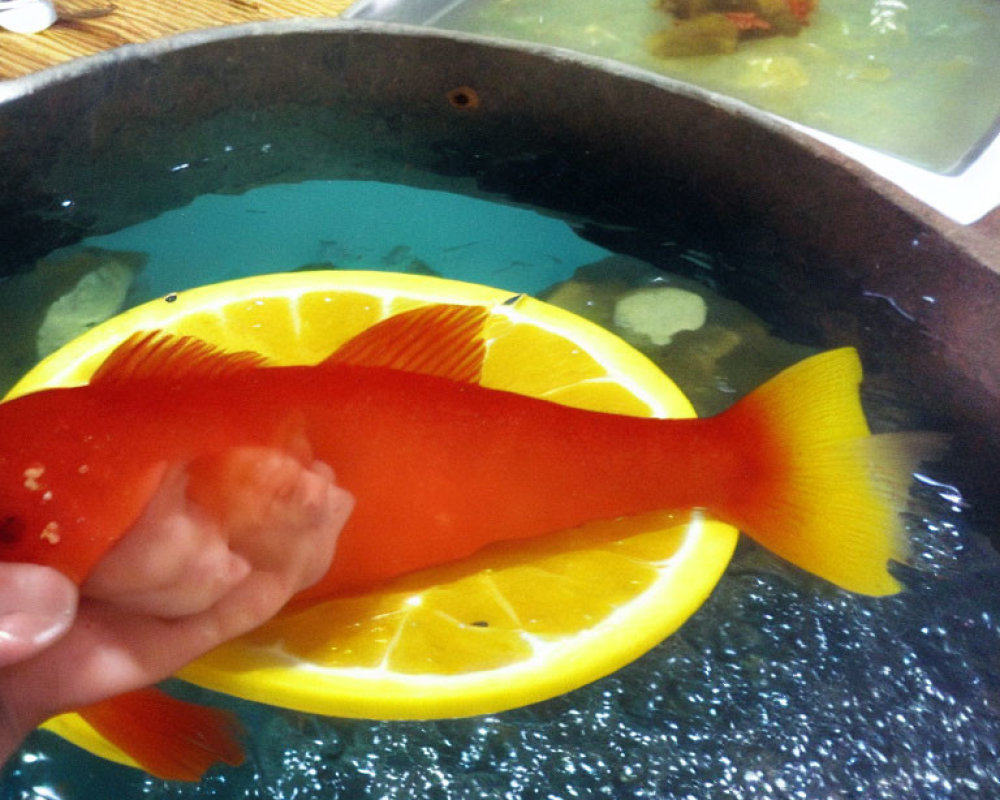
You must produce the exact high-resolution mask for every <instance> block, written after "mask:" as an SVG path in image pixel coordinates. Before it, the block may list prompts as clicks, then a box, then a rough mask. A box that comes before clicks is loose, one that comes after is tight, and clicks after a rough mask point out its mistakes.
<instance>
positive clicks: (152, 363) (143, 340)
mask: <svg viewBox="0 0 1000 800" xmlns="http://www.w3.org/2000/svg"><path fill="white" fill-rule="evenodd" d="M265 363H266V359H265V358H264V357H263V356H262V355H260V354H259V353H253V352H249V351H242V352H238V353H226V352H223V351H222V350H220V349H219V348H217V347H214V346H213V345H210V344H208V343H207V342H203V341H202V340H201V339H196V338H194V337H193V336H176V335H174V334H171V333H165V332H164V331H159V330H157V331H138V332H137V333H133V334H132V335H131V336H129V337H128V338H127V339H126V340H125V341H124V342H122V343H121V344H120V345H118V347H116V348H115V349H114V350H113V351H112V353H111V355H109V356H108V357H107V358H106V359H105V360H104V363H103V364H101V366H100V367H98V368H97V371H96V372H94V374H93V376H92V377H91V379H90V382H91V384H105V385H107V384H122V383H129V382H132V381H137V380H149V379H150V378H169V379H171V380H177V379H191V378H217V377H220V376H222V375H231V374H233V373H236V372H243V371H246V370H250V369H256V368H257V367H262V366H264V364H265Z"/></svg>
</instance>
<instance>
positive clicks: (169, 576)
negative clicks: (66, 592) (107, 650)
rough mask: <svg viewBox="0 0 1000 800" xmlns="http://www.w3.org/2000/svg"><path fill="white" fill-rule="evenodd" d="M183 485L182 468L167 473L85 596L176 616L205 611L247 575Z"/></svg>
mask: <svg viewBox="0 0 1000 800" xmlns="http://www.w3.org/2000/svg"><path fill="white" fill-rule="evenodd" d="M186 486H187V475H186V474H185V472H184V470H183V469H182V468H173V469H170V470H168V471H167V473H166V475H165V476H164V479H163V481H162V482H161V484H160V487H159V488H158V489H157V490H156V492H155V493H154V495H153V497H152V498H151V500H150V502H149V505H148V506H147V507H146V509H145V511H144V512H143V514H142V516H141V517H140V518H139V520H137V522H136V524H135V525H134V526H133V527H132V528H131V530H130V531H129V533H128V534H127V535H126V536H124V537H123V538H122V539H121V540H120V541H119V542H118V543H117V544H116V545H115V546H114V547H113V548H112V549H111V551H110V552H109V553H108V555H107V556H106V557H105V558H104V559H103V560H102V561H101V563H100V564H98V565H97V567H96V568H95V569H94V570H93V572H92V573H91V575H90V576H89V577H88V579H87V581H86V582H85V583H84V584H83V587H82V591H83V594H84V595H85V596H87V597H91V598H94V599H98V600H106V601H108V602H112V603H115V604H116V605H118V606H119V607H120V608H122V609H124V610H129V611H134V612H139V613H145V614H152V615H156V616H160V617H180V616H185V615H188V614H196V613H198V612H201V611H204V610H205V609H206V608H209V607H210V606H212V605H213V604H214V603H215V602H216V601H217V600H218V599H219V598H220V597H222V596H223V595H224V594H225V593H226V592H228V591H230V590H231V589H232V588H233V587H234V586H236V585H237V584H238V583H239V582H240V581H242V580H243V579H244V578H245V577H246V576H247V574H249V572H250V570H251V566H250V564H249V563H248V562H247V561H246V559H244V558H243V557H242V556H240V555H238V554H236V553H233V552H232V551H231V550H230V548H229V542H228V535H227V532H226V531H225V530H224V529H223V528H222V527H221V526H220V525H219V524H218V523H217V522H215V521H214V520H212V519H210V518H209V516H208V515H207V514H206V513H205V512H204V511H202V510H201V509H200V508H198V507H197V506H196V505H193V504H191V503H189V502H188V500H187V496H186Z"/></svg>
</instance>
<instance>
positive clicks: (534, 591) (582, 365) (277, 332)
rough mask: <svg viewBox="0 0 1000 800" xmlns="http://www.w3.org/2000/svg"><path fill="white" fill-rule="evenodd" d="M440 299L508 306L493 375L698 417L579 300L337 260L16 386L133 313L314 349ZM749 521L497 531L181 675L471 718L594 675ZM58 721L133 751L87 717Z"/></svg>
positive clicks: (193, 306) (228, 685)
mask: <svg viewBox="0 0 1000 800" xmlns="http://www.w3.org/2000/svg"><path fill="white" fill-rule="evenodd" d="M437 302H458V303H481V304H486V305H488V306H490V307H491V308H492V309H493V310H494V311H495V314H496V317H494V318H493V319H491V321H490V323H489V325H488V328H487V331H486V335H487V339H488V350H487V357H486V362H485V365H484V370H483V382H484V383H485V384H486V385H489V386H494V387H497V388H504V389H513V390H515V391H519V392H524V393H528V394H535V395H540V396H545V397H549V398H551V399H553V400H556V401H558V402H564V403H567V404H572V405H577V406H581V407H589V408H595V409H607V410H622V411H625V412H627V413H632V414H636V415H645V416H664V417H665V416H692V415H693V411H692V409H691V406H690V404H689V403H688V402H687V400H686V399H685V398H684V396H683V395H682V394H681V392H680V391H679V390H678V389H677V388H676V386H675V385H674V384H673V383H672V382H671V381H670V380H669V379H668V378H667V377H666V376H664V375H663V373H662V372H660V370H659V369H657V368H656V367H655V366H654V365H653V364H652V362H650V361H649V360H647V359H646V358H645V356H643V355H641V354H640V353H638V352H637V351H636V350H634V349H632V348H631V347H630V346H628V345H627V344H625V343H624V342H623V341H621V340H620V339H618V338H617V337H615V336H613V335H612V334H610V333H609V332H607V331H606V330H604V329H603V328H600V327H598V326H596V325H594V324H593V323H589V322H587V321H586V320H583V319H581V318H579V317H577V316H575V315H573V314H570V313H569V312H566V311H563V310H561V309H558V308H556V307H554V306H550V305H548V304H546V303H543V302H541V301H538V300H533V299H531V298H526V297H522V298H516V299H514V298H511V296H510V295H509V294H508V293H505V292H501V291H498V290H495V289H490V288H487V287H482V286H475V285H470V284H464V283H458V282H455V281H448V280H444V279H440V278H431V277H427V276H417V275H403V274H390V273H366V272H353V273H352V272H341V271H337V272H308V273H286V274H280V275H267V276H258V277H254V278H248V279H243V280H239V281H232V282H229V283H223V284H217V285H213V286H208V287H203V288H200V289H193V290H190V291H186V292H181V293H180V294H178V295H177V296H172V297H170V298H165V299H161V300H156V301H153V302H151V303H147V304H145V305H142V306H139V307H137V308H134V309H131V310H129V311H127V312H125V313H124V314H121V315H119V316H118V317H115V318H114V319H112V320H109V321H108V322H107V323H104V324H103V325H100V326H98V327H96V328H94V329H93V330H92V331H90V332H89V333H87V334H86V335H85V336H82V337H80V338H79V339H77V340H75V341H74V342H72V343H70V344H69V345H67V346H66V347H64V348H63V349H62V350H60V351H58V352H57V353H55V354H53V355H52V356H51V357H49V358H48V359H46V360H45V361H43V362H42V363H41V364H39V365H38V366H37V367H36V368H35V369H34V370H32V372H31V373H29V374H28V375H27V376H25V378H24V379H23V380H22V381H21V382H20V383H19V384H18V385H17V386H16V387H15V389H14V390H12V394H18V393H25V392H29V391H35V390H38V389H41V388H44V387H47V386H55V385H68V384H78V383H82V382H85V381H86V380H87V378H88V376H89V375H90V374H91V373H92V372H93V370H94V369H96V367H97V366H98V365H99V364H100V363H101V361H102V360H103V359H104V358H105V356H106V355H107V353H108V352H109V351H110V350H111V349H113V348H114V346H115V345H116V344H118V343H119V342H121V341H122V340H124V339H125V338H127V337H128V336H129V335H130V334H131V333H132V332H133V331H135V330H137V329H152V328H164V329H166V330H169V331H172V332H175V333H180V334H190V335H194V336H198V337H201V338H204V339H206V340H208V341H211V342H214V343H216V344H219V345H221V346H223V347H225V348H226V349H231V350H241V349H253V350H257V351H259V352H261V353H263V354H264V355H265V356H267V357H268V358H270V359H273V361H274V362H275V363H279V364H291V363H315V362H316V361H318V360H320V359H322V358H323V357H325V356H326V355H328V354H329V353H330V352H331V351H333V350H334V349H336V347H337V346H339V345H340V344H341V343H343V342H344V341H346V340H348V339H350V338H351V337H352V336H354V335H355V334H357V333H358V332H359V331H361V330H363V329H365V328H367V327H369V326H370V325H372V324H374V323H375V322H377V321H378V320H380V319H383V318H384V317H386V316H388V315H390V314H391V313H396V312H398V311H402V310H404V309H406V308H411V307H414V306H417V305H421V304H424V303H437ZM637 479H653V478H652V477H647V476H642V477H640V476H637ZM736 537H737V532H736V531H735V530H734V529H733V528H731V527H729V526H726V525H722V524H721V523H718V522H714V521H711V520H703V519H700V518H694V519H693V520H688V519H686V517H678V516H675V515H671V514H666V513H658V514H651V515H645V516H643V517H639V518H633V519H622V520H615V521H611V522H600V523H592V524H590V525H587V526H584V527H583V528H580V529H577V530H574V531H566V532H561V533H558V534H554V535H552V536H548V537H545V538H543V539H540V540H534V541H521V542H515V543H502V544H498V545H494V546H492V547H490V548H488V549H486V550H484V551H482V552H480V553H478V554H477V555H476V556H474V557H473V558H470V559H468V560H466V561H463V562H461V563H458V564H452V565H448V566H445V567H440V568H435V569H433V570H426V571H424V572H420V573H416V574H413V575H408V576H405V577H403V578H401V579H399V580H396V581H394V582H393V583H392V584H390V585H389V586H387V587H386V588H385V589H384V590H383V591H379V592H373V593H371V594H368V595H365V596H361V597H352V598H342V599H336V600H331V601H327V602H323V603H320V604H317V605H315V606H313V607H311V608H308V609H305V610H302V611H298V612H295V613H287V614H285V615H282V616H279V617H278V618H276V619H274V620H272V621H271V622H269V623H267V624H265V625H264V626H262V627H261V628H259V629H258V630H256V631H254V632H253V633H251V634H249V635H247V636H244V637H241V638H240V639H237V640H234V641H233V642H230V643H228V644H225V645H223V646H222V647H219V648H217V649H216V650H214V651H213V652H211V653H209V654H208V655H206V656H204V657H203V658H201V659H199V660H198V661H196V662H195V663H193V664H191V665H189V666H188V667H187V668H185V669H184V670H183V671H182V672H181V673H180V677H183V678H185V679H187V680H189V681H191V682H193V683H196V684H199V685H202V686H205V687H208V688H211V689H215V690H218V691H222V692H228V693H230V694H234V695H237V696H240V697H245V698H249V699H253V700H258V701H262V702H267V703H270V704H273V705H281V706H285V707H288V708H293V709H299V710H303V711H310V712H316V713H322V714H329V715H336V716H348V717H366V718H384V719H406V718H431V717H451V716H467V715H473V714H482V713H491V712H496V711H500V710H503V709H506V708H511V707H516V706H521V705H525V704H528V703H532V702H536V701H539V700H543V699H546V698H549V697H552V696H554V695H557V694H560V693H563V692H566V691H570V690H572V689H574V688H577V687H579V686H582V685H584V684H586V683H588V682H590V681H593V680H596V679H597V678H600V677H602V676H604V675H606V674H608V673H610V672H612V671H614V670H616V669H618V668H619V667H621V666H623V665H625V664H627V663H629V662H630V661H632V660H634V659H635V658H637V657H638V656H640V655H641V654H643V653H644V652H646V651H647V650H648V649H650V648H651V647H653V646H654V645H656V644H657V643H658V642H660V641H661V640H662V639H664V638H665V637H666V636H668V635H669V634H670V633H672V632H673V631H674V630H676V628H677V627H678V626H680V624H681V623H682V622H683V621H684V620H685V619H687V617H688V616H689V615H690V614H691V613H693V612H694V611H695V610H696V609H697V608H698V606H699V605H700V604H701V603H702V601H703V600H704V599H705V598H706V597H707V596H708V594H709V593H710V592H711V590H712V588H713V587H714V585H715V583H716V582H717V581H718V579H719V577H720V576H721V574H722V572H723V570H724V569H725V567H726V565H727V564H728V562H729V559H730V557H731V555H732V551H733V548H734V546H735V543H736ZM47 727H49V728H50V729H52V730H54V731H56V732H58V733H60V734H61V735H63V736H65V737H66V738H68V739H70V740H72V741H74V742H76V743H77V744H80V745H81V746H83V747H86V748H87V749H89V750H91V751H92V752H95V753H98V754H99V755H103V756H105V757H108V758H112V759H114V760H118V761H121V762H122V763H130V762H129V761H128V759H127V757H125V756H124V755H123V754H121V753H120V751H117V750H116V749H115V748H113V747H112V746H111V745H109V744H108V743H106V742H105V741H104V740H103V739H102V738H101V737H99V736H98V735H97V734H96V733H95V732H94V731H93V730H92V729H90V728H89V727H88V726H87V725H86V723H84V722H83V720H82V719H81V718H79V717H78V716H77V715H75V714H66V715H62V716H60V717H57V718H55V719H54V720H50V721H49V722H48V723H47Z"/></svg>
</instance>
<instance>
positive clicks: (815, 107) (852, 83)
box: [433, 0, 1000, 172]
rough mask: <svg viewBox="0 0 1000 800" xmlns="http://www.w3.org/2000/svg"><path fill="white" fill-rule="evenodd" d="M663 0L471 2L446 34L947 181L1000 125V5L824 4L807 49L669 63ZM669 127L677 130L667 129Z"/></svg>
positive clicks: (791, 44)
mask: <svg viewBox="0 0 1000 800" xmlns="http://www.w3.org/2000/svg"><path fill="white" fill-rule="evenodd" d="M653 6H654V3H652V2H651V0H616V2H613V3H609V2H606V0H469V2H466V3H462V4H458V6H457V8H456V9H455V10H453V11H450V12H448V13H445V14H443V15H442V16H440V17H439V18H437V19H436V20H435V21H434V23H433V24H434V25H436V26H438V27H443V28H450V29H455V30H464V31H472V32H475V33H482V34H488V35H492V36H503V37H508V38H514V39H522V40H529V41H536V42H544V43H548V44H554V45H558V46H561V47H568V48H571V49H575V50H580V51H583V52H588V53H594V54H596V55H601V56H606V57H609V58H615V59H618V60H621V61H626V62H629V63H633V64H637V65H639V66H641V67H644V68H647V69H650V70H653V71H655V72H660V73H663V74H665V75H669V76H671V77H675V78H680V79H683V80H686V81H690V82H692V83H695V84H698V85H700V86H704V87H706V88H708V89H713V90H716V91H719V92H723V93H725V94H727V95H731V96H733V97H737V98H739V99H742V100H745V101H747V102H749V103H751V104H753V105H755V106H757V107H759V108H762V109H765V110H767V111H771V112H773V113H776V114H780V115H782V116H784V117H788V118H790V119H793V120H795V121H797V122H800V123H803V124H805V125H809V126H812V127H815V128H818V129H820V130H823V131H826V132H828V133H833V134H836V135H839V136H843V137H845V138H847V139H851V140H854V141H857V142H860V143H861V144H865V145H868V146H870V147H873V148H875V149H879V150H884V151H886V152H889V153H892V154H896V155H898V156H900V157H902V158H904V159H906V160H909V161H912V162H914V163H916V164H919V165H921V166H926V167H928V168H930V169H934V170H937V171H942V172H944V171H947V170H949V169H951V168H953V167H955V165H956V164H958V163H959V162H961V161H962V159H963V158H965V157H966V156H967V155H968V154H969V152H970V150H972V149H974V148H975V147H976V145H977V144H978V143H980V142H981V140H982V139H983V138H984V137H985V136H987V135H988V134H989V133H990V131H993V130H995V127H996V125H997V122H998V120H1000V4H998V3H997V2H996V0H820V3H819V9H818V11H816V12H815V13H814V14H813V17H812V24H811V25H810V26H809V27H807V28H806V29H805V30H804V31H803V32H802V33H801V34H800V35H799V36H798V37H796V38H788V37H781V36H779V37H774V38H771V39H759V40H756V41H752V42H745V43H743V44H742V45H741V46H740V47H739V49H738V51H737V52H736V53H734V54H731V55H713V56H697V57H691V58H672V59H661V58H657V57H655V56H653V55H651V54H650V52H649V50H648V46H647V40H648V39H649V37H650V36H652V35H653V34H654V33H656V32H657V31H659V30H662V29H663V28H665V27H667V26H668V25H670V19H669V17H667V16H666V15H665V14H663V13H662V12H660V11H657V10H656V9H655V8H654V7H653ZM664 124H665V125H668V124H670V123H669V121H667V120H664Z"/></svg>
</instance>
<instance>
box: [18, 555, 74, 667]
mask: <svg viewBox="0 0 1000 800" xmlns="http://www.w3.org/2000/svg"><path fill="white" fill-rule="evenodd" d="M76 604H77V588H76V586H75V585H74V584H73V582H72V581H70V580H69V579H68V578H66V577H65V576H64V575H62V574H61V573H59V572H57V571H56V570H54V569H51V568H49V567H43V566H38V565H35V564H0V667H3V666H6V665H7V664H12V663H14V662H15V661H21V660H23V659H26V658H30V657H31V656H33V655H34V654H35V653H36V652H38V651H39V650H42V649H43V648H45V647H48V646H49V645H51V644H52V643H53V642H55V641H56V640H57V639H59V638H60V637H61V636H63V635H64V634H65V633H66V631H67V630H69V627H70V625H71V624H72V623H73V619H74V617H75V615H76Z"/></svg>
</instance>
